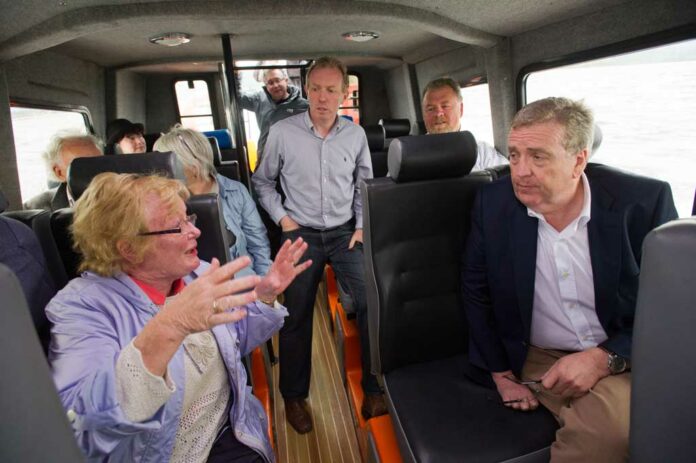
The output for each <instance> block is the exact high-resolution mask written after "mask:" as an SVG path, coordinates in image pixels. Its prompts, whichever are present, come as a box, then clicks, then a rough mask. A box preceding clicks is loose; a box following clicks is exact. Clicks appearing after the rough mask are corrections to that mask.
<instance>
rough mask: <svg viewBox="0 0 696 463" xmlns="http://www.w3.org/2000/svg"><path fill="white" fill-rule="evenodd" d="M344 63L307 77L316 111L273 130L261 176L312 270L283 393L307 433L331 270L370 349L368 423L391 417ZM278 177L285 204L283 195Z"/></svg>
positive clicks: (260, 188)
mask: <svg viewBox="0 0 696 463" xmlns="http://www.w3.org/2000/svg"><path fill="white" fill-rule="evenodd" d="M347 90H348V73H347V71H346V67H345V65H344V64H343V63H341V62H340V61H338V60H337V59H335V58H329V57H324V58H320V59H319V60H317V61H315V62H314V64H312V66H311V67H310V68H309V70H308V72H307V84H306V91H307V96H308V99H309V111H308V112H306V113H303V114H299V115H296V116H292V117H289V118H287V119H285V120H283V121H280V122H278V123H276V124H275V125H273V126H272V127H271V129H270V132H269V136H268V141H267V142H266V147H265V149H264V157H263V160H262V161H261V165H260V166H259V168H258V169H257V170H256V173H255V174H254V177H253V183H254V187H255V188H256V192H257V194H258V196H259V200H260V202H261V205H262V206H263V207H264V209H266V211H268V214H269V215H270V217H271V218H272V219H273V220H274V221H275V222H276V223H278V224H279V225H280V226H281V228H282V230H283V235H282V238H283V239H288V238H290V239H293V240H294V239H296V238H297V237H300V236H301V237H302V238H303V239H304V240H305V241H307V243H308V244H309V250H308V251H307V253H306V254H305V257H304V258H305V259H312V261H313V263H312V266H311V267H310V268H309V269H308V270H307V271H305V272H304V273H303V274H302V275H300V276H298V278H296V279H295V281H294V282H293V283H292V284H291V285H290V287H288V289H287V290H286V291H285V305H286V306H287V307H288V308H289V312H290V315H289V317H288V318H287V320H286V322H285V325H284V327H283V328H282V329H281V331H280V391H281V393H282V395H283V398H284V399H285V412H286V416H287V418H288V421H289V422H290V424H291V425H292V426H293V427H294V428H295V430H296V431H298V432H299V433H306V432H309V431H311V429H312V420H311V416H310V414H309V411H308V409H307V406H306V404H305V398H306V397H307V396H308V394H309V379H310V374H311V353H312V352H311V351H312V315H313V307H314V299H315V297H316V291H317V286H318V285H319V281H320V280H321V277H322V275H323V271H324V265H325V264H326V262H331V265H332V267H333V269H334V272H335V273H336V276H337V277H338V280H339V282H340V284H341V286H342V287H343V288H344V289H345V290H346V291H347V292H348V293H349V295H350V296H351V298H352V300H353V303H354V306H355V312H356V315H357V321H358V327H359V330H360V340H361V347H362V367H363V381H362V387H363V390H364V392H365V400H364V402H363V407H362V413H363V416H365V417H366V418H369V417H372V416H377V415H381V414H384V413H386V406H385V403H384V398H383V396H382V393H381V390H380V388H379V385H378V384H377V380H376V378H375V377H374V375H372V374H371V373H370V349H369V345H368V332H367V313H366V311H367V305H366V301H365V282H364V267H363V255H362V252H363V251H362V241H363V239H362V198H361V196H360V183H361V182H362V181H363V180H365V179H367V178H371V177H372V164H371V161H370V151H369V149H368V146H367V138H366V137H365V131H364V130H363V129H362V127H360V126H358V125H356V124H354V123H352V122H350V121H347V120H345V119H343V118H340V117H338V115H337V112H338V108H339V106H340V105H341V102H342V101H343V100H344V99H345V98H346V95H347ZM278 179H279V180H280V185H281V187H282V189H283V192H284V193H285V197H286V198H285V201H283V200H282V198H281V196H280V194H279V193H278V191H277V190H276V184H277V181H278Z"/></svg>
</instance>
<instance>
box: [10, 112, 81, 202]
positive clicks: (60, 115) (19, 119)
mask: <svg viewBox="0 0 696 463" xmlns="http://www.w3.org/2000/svg"><path fill="white" fill-rule="evenodd" d="M10 111H11V115H12V131H13V133H14V144H15V150H16V152H17V171H18V174H19V188H20V193H21V195H22V201H27V200H28V199H30V198H32V197H34V196H36V195H38V194H39V193H41V192H43V191H45V190H46V189H47V188H48V187H49V186H51V185H49V183H48V179H49V177H48V170H47V167H46V164H45V162H44V160H43V157H42V153H43V152H44V150H45V149H46V147H47V146H48V142H49V140H50V139H51V136H53V134H55V133H57V132H60V131H74V132H77V133H81V134H86V133H87V124H86V122H85V115H84V113H82V112H77V111H64V110H57V109H43V108H28V107H22V106H17V105H14V104H13V106H12V107H11V108H10Z"/></svg>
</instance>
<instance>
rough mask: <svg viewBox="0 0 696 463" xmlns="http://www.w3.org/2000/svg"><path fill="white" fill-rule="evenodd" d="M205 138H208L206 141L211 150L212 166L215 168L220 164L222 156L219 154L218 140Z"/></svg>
mask: <svg viewBox="0 0 696 463" xmlns="http://www.w3.org/2000/svg"><path fill="white" fill-rule="evenodd" d="M206 138H208V141H209V142H210V147H211V148H212V149H213V165H214V166H215V167H217V166H219V165H220V164H221V163H222V155H221V154H220V144H219V143H218V139H217V138H215V137H206Z"/></svg>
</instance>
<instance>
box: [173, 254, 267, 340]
mask: <svg viewBox="0 0 696 463" xmlns="http://www.w3.org/2000/svg"><path fill="white" fill-rule="evenodd" d="M250 263H251V260H250V259H249V257H246V256H245V257H240V258H239V259H235V260H233V261H232V262H229V263H227V264H225V265H223V266H220V262H219V261H218V260H217V259H213V261H212V262H211V264H210V267H209V268H208V269H207V270H206V271H205V272H204V273H203V274H202V275H201V276H200V277H198V278H197V279H196V280H194V281H193V282H191V283H190V284H188V285H187V286H186V288H184V290H183V291H182V292H180V293H179V294H178V295H177V296H175V297H173V298H172V299H171V300H170V301H169V302H167V304H165V306H164V308H163V309H162V311H161V315H162V318H163V322H165V323H167V324H168V325H169V326H170V327H171V328H174V329H175V330H176V331H177V332H178V333H179V334H180V335H181V336H183V337H185V336H187V335H189V334H191V333H197V332H199V331H205V330H208V329H210V328H212V327H213V326H215V325H220V324H222V323H231V322H236V321H239V320H241V319H242V318H244V317H245V316H246V310H244V309H239V310H235V311H232V312H227V311H226V309H228V308H231V307H238V306H243V305H245V304H248V303H250V302H252V301H254V300H255V299H256V297H257V295H256V292H254V291H253V288H254V286H256V285H257V284H258V282H259V277H257V276H248V277H243V278H234V279H233V278H232V277H233V276H234V274H235V273H236V272H238V271H239V270H241V269H243V268H244V267H246V266H247V265H249V264H250Z"/></svg>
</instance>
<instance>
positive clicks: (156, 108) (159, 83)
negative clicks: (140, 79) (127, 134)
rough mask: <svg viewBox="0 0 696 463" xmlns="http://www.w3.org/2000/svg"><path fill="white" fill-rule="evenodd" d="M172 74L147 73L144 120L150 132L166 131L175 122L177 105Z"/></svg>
mask: <svg viewBox="0 0 696 463" xmlns="http://www.w3.org/2000/svg"><path fill="white" fill-rule="evenodd" d="M172 82H173V81H172V76H169V75H160V74H156V75H149V76H147V78H146V84H145V93H146V98H145V101H146V104H145V107H146V111H145V114H146V121H147V130H148V131H149V132H150V133H154V132H166V131H168V130H169V129H170V128H171V126H173V125H174V124H176V123H177V118H176V116H177V106H176V97H175V96H174V88H173V83H172Z"/></svg>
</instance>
